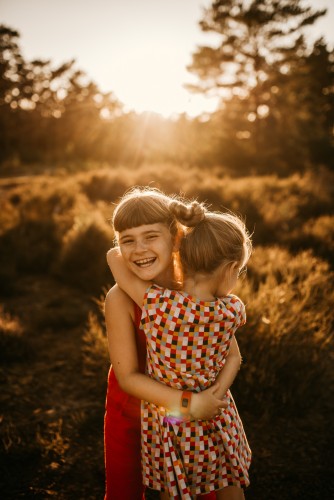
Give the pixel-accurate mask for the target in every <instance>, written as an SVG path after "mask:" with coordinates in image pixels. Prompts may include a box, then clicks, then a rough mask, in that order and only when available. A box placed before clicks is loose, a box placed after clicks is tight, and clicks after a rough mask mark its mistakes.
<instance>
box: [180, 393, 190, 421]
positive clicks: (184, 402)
mask: <svg viewBox="0 0 334 500" xmlns="http://www.w3.org/2000/svg"><path fill="white" fill-rule="evenodd" d="M191 396H192V392H190V391H183V392H182V396H181V415H189V413H190V401H191Z"/></svg>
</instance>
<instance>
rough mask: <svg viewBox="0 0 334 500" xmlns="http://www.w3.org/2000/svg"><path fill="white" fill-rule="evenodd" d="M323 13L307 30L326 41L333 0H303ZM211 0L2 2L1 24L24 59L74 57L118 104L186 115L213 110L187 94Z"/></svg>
mask: <svg viewBox="0 0 334 500" xmlns="http://www.w3.org/2000/svg"><path fill="white" fill-rule="evenodd" d="M306 3H307V4H308V5H312V6H314V7H316V8H323V7H326V8H327V9H328V14H327V16H326V17H325V18H322V19H320V20H318V21H317V23H316V25H315V26H314V27H312V28H310V37H312V38H318V37H320V36H321V35H324V37H325V39H326V40H327V42H329V43H330V44H331V45H332V46H333V42H334V33H333V30H332V26H334V5H333V1H332V0H312V1H311V0H308V1H307V2H306ZM210 4H211V1H210V0H136V1H133V0H94V2H83V1H82V0H70V1H68V0H57V1H56V2H51V1H46V0H29V1H27V0H1V1H0V9H1V22H2V23H4V24H6V25H8V26H9V27H11V28H13V29H16V30H18V31H19V33H20V35H21V37H20V40H19V44H20V47H21V49H22V52H23V55H24V57H25V58H26V59H29V60H31V59H38V58H40V59H44V60H46V59H50V60H51V61H52V62H53V63H54V65H57V64H60V63H62V62H65V61H69V60H71V59H76V62H77V67H78V69H82V70H83V71H85V72H86V73H87V75H88V76H89V77H90V78H91V79H92V80H94V81H95V82H96V84H97V85H98V87H99V88H100V89H101V90H102V91H104V92H107V91H112V92H113V93H114V94H115V96H116V97H117V98H118V99H119V100H120V101H121V102H122V103H123V105H124V107H125V110H131V109H133V110H135V111H137V112H142V111H155V112H157V113H160V114H162V115H163V116H170V115H173V114H178V113H183V112H185V113H187V114H188V115H189V116H195V115H199V114H201V113H203V112H206V111H213V110H214V109H215V107H216V105H217V99H216V98H213V97H211V98H205V97H204V96H201V95H197V94H193V93H190V92H189V91H188V90H186V89H185V88H184V84H186V83H194V82H195V81H196V79H195V77H194V76H193V75H192V74H190V73H189V72H187V70H186V66H187V65H188V64H190V62H191V53H192V52H193V51H194V49H195V48H196V45H200V44H204V43H206V44H207V43H210V37H209V36H208V35H207V34H203V33H202V32H201V31H200V28H199V26H198V21H199V20H200V19H201V17H202V9H203V7H205V6H208V5H210Z"/></svg>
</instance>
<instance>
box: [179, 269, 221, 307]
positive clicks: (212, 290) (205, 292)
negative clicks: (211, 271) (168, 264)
mask: <svg viewBox="0 0 334 500" xmlns="http://www.w3.org/2000/svg"><path fill="white" fill-rule="evenodd" d="M182 290H184V291H185V292H186V293H187V294H189V295H192V296H194V297H196V298H198V299H200V300H203V301H212V300H214V299H215V298H216V291H217V283H216V279H214V278H213V277H212V276H210V275H195V276H191V277H185V280H184V284H183V287H182Z"/></svg>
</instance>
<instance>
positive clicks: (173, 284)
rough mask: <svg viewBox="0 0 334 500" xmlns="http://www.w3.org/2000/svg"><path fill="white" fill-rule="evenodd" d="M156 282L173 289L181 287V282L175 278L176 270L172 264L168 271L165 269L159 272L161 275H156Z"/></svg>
mask: <svg viewBox="0 0 334 500" xmlns="http://www.w3.org/2000/svg"><path fill="white" fill-rule="evenodd" d="M154 283H156V284H157V285H159V286H162V287H163V288H170V289H172V290H175V289H176V288H180V286H179V284H178V283H177V281H176V279H175V276H174V270H173V267H172V266H171V267H170V268H168V269H166V271H164V272H163V273H161V274H159V276H156V278H155V279H154Z"/></svg>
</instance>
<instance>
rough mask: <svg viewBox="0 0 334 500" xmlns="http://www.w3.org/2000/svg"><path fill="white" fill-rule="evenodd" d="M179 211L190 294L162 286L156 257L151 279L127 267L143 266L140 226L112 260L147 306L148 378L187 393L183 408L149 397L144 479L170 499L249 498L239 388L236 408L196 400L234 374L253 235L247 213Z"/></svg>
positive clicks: (190, 207) (195, 207)
mask: <svg viewBox="0 0 334 500" xmlns="http://www.w3.org/2000/svg"><path fill="white" fill-rule="evenodd" d="M169 211H170V214H171V217H172V219H171V224H172V225H174V226H175V225H177V224H178V225H179V228H181V229H182V231H183V236H182V237H181V238H180V240H179V255H180V260H181V264H182V269H183V273H184V281H183V284H182V290H181V289H180V288H181V287H180V286H178V285H177V284H175V283H174V286H172V287H165V286H163V287H162V286H158V285H156V284H153V283H152V280H151V279H150V278H149V273H148V272H146V271H145V265H147V266H148V267H149V266H150V265H151V264H150V263H151V262H152V263H153V260H154V257H153V255H152V256H150V255H148V256H147V258H146V259H142V261H141V263H142V265H143V272H142V275H141V276H138V273H137V274H136V275H135V274H134V273H133V272H132V271H131V265H130V266H127V265H126V263H125V262H132V263H133V265H134V263H135V262H136V260H135V258H134V254H133V253H132V252H133V251H134V247H135V246H136V242H135V241H134V237H133V231H132V235H131V231H130V233H128V234H125V237H124V235H123V237H121V238H119V241H118V243H119V248H117V247H116V248H114V249H112V250H111V251H110V252H109V259H108V262H109V265H110V267H111V270H112V272H113V275H114V278H115V280H116V282H117V283H118V285H119V287H120V288H121V289H122V290H124V291H125V292H126V293H127V294H128V295H129V296H130V297H131V298H132V299H133V300H134V302H135V303H136V304H138V305H139V306H140V307H141V309H142V315H141V327H142V329H143V330H144V332H145V336H146V342H147V372H148V375H149V376H150V378H151V379H152V380H154V381H157V382H163V383H164V384H165V385H166V386H168V387H172V388H174V389H178V390H180V391H182V396H181V400H180V403H179V405H178V406H175V405H174V406H173V405H169V406H168V405H158V404H153V403H150V402H147V401H143V402H142V463H143V477H144V484H145V485H146V486H148V487H150V488H153V489H155V490H160V491H161V496H160V498H162V499H168V498H172V499H182V500H191V499H193V498H198V497H199V495H201V494H206V493H210V492H213V491H215V493H216V498H217V499H218V500H223V499H224V500H226V499H230V500H232V499H233V500H241V499H243V498H244V493H243V489H244V488H245V487H247V486H248V484H249V477H248V469H249V466H250V460H251V451H250V448H249V446H248V443H247V439H246V435H245V432H244V429H243V425H242V422H241V419H240V417H239V415H238V412H237V409H236V406H235V403H234V401H233V398H232V396H231V393H230V391H229V390H227V392H226V394H225V393H223V394H225V397H226V398H227V401H228V405H227V407H226V408H222V409H220V410H219V411H218V412H217V414H216V415H215V416H213V417H211V418H204V419H202V418H201V417H198V416H196V415H194V414H193V410H192V401H193V398H194V397H196V396H197V395H198V394H199V393H200V392H201V391H205V390H207V389H208V388H209V387H212V384H214V382H215V380H216V379H217V377H218V376H219V373H223V372H224V367H226V363H227V360H228V358H229V352H230V350H231V349H232V348H234V347H233V346H235V332H236V330H237V328H238V327H240V326H242V325H243V324H244V323H245V319H246V316H245V306H244V304H243V302H242V301H241V300H240V299H239V298H238V297H237V296H235V295H233V294H231V291H232V290H233V288H234V287H235V285H236V282H237V279H238V275H239V273H240V271H241V270H242V269H243V268H244V267H245V266H246V264H247V261H248V259H249V257H250V254H251V249H252V244H251V238H250V236H249V234H248V232H247V230H246V227H245V225H244V223H243V222H242V221H241V220H240V219H239V218H238V217H236V216H235V215H233V214H230V213H217V212H209V211H208V210H206V208H205V207H204V206H203V205H201V204H200V203H197V202H192V203H189V204H186V203H183V202H181V201H179V200H177V199H172V200H170V203H169ZM127 236H130V238H129V239H128V238H127ZM157 259H159V255H157ZM153 265H154V263H153ZM232 381H233V378H232V379H231V380H230V382H231V383H232ZM229 385H231V384H229ZM229 385H228V387H229Z"/></svg>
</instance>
